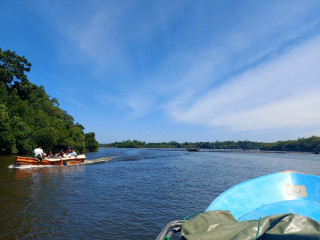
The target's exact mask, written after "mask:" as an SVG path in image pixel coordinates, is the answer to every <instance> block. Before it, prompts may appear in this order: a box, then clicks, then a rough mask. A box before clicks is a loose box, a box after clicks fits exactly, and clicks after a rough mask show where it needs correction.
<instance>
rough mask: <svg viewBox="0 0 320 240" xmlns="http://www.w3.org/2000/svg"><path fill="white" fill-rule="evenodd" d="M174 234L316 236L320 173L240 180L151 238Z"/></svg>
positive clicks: (186, 236) (319, 231) (198, 236)
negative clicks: (200, 210) (202, 208)
mask: <svg viewBox="0 0 320 240" xmlns="http://www.w3.org/2000/svg"><path fill="white" fill-rule="evenodd" d="M177 232H181V239H201V240H204V239H260V238H261V239H264V238H263V237H267V238H266V239H279V238H282V237H284V238H285V239H289V238H290V239H320V177H319V176H315V175H309V174H305V173H300V172H295V171H291V170H288V171H284V172H279V173H274V174H270V175H266V176H262V177H259V178H255V179H251V180H248V181H246V182H243V183H240V184H238V185H236V186H234V187H232V188H230V189H229V190H227V191H225V192H224V193H222V194H221V195H220V196H218V197H217V198H216V199H215V200H214V201H213V202H212V203H211V204H210V205H209V207H208V208H207V209H206V210H205V212H204V213H201V214H199V215H198V216H197V217H195V218H193V219H191V220H189V221H182V220H176V221H172V222H170V223H168V224H167V225H166V227H165V228H164V229H163V230H162V232H161V233H160V234H159V235H158V237H157V238H156V240H160V239H166V237H169V238H170V237H171V236H172V235H173V234H175V233H177ZM266 235H267V236H266Z"/></svg>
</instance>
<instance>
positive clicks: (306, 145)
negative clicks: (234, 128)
mask: <svg viewBox="0 0 320 240" xmlns="http://www.w3.org/2000/svg"><path fill="white" fill-rule="evenodd" d="M100 147H116V148H205V149H244V150H261V151H286V152H291V151H292V152H315V153H319V152H320V137H316V136H312V137H310V138H299V139H298V140H288V141H278V142H273V143H263V142H252V141H221V142H220V141H215V142H195V143H192V142H184V143H178V142H176V141H170V142H161V143H146V142H144V141H138V140H126V141H122V142H113V143H108V144H100Z"/></svg>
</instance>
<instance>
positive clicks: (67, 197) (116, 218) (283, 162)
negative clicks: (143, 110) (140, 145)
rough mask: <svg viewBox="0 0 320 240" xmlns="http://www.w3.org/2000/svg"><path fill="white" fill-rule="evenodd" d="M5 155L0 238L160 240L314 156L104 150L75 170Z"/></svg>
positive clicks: (0, 170)
mask: <svg viewBox="0 0 320 240" xmlns="http://www.w3.org/2000/svg"><path fill="white" fill-rule="evenodd" d="M13 161H14V157H9V156H1V157H0V239H29V238H38V239H132V240H141V239H155V237H156V236H157V234H158V233H159V232H160V231H161V229H162V228H163V226H164V225H165V224H166V223H167V222H169V221H171V220H176V219H182V218H184V217H185V216H187V215H189V214H191V213H194V212H199V211H204V210H205V209H206V208H207V206H208V205H209V204H210V203H211V201H212V200H213V199H214V198H216V197H217V196H218V195H219V194H220V193H222V192H223V191H225V190H226V189H228V188H230V187H231V186H233V185H235V184H237V183H240V182H243V181H245V180H248V179H251V178H254V177H258V176H261V175H265V174H269V173H273V172H278V171H283V170H287V169H293V170H296V171H301V172H306V173H310V174H315V175H320V168H319V167H320V156H319V155H312V154H305V155H304V154H258V153H213V152H187V151H160V150H143V149H100V150H99V152H96V153H89V154H87V161H86V162H85V164H81V165H77V166H51V167H31V168H30V167H22V168H21V167H19V168H12V166H11V165H12V163H13Z"/></svg>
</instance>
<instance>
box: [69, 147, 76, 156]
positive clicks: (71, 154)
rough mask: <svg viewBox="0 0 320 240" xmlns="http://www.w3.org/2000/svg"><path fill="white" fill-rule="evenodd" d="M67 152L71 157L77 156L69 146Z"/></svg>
mask: <svg viewBox="0 0 320 240" xmlns="http://www.w3.org/2000/svg"><path fill="white" fill-rule="evenodd" d="M69 154H70V156H71V157H77V156H78V155H77V153H76V152H75V151H73V149H72V148H70V151H69Z"/></svg>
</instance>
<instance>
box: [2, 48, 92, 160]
mask: <svg viewBox="0 0 320 240" xmlns="http://www.w3.org/2000/svg"><path fill="white" fill-rule="evenodd" d="M30 67H31V64H30V63H29V62H28V61H27V60H26V59H25V58H24V57H20V56H18V55H17V54H16V53H15V52H11V51H8V50H7V51H2V50H1V49H0V154H15V153H19V154H31V153H32V152H33V149H34V148H36V147H37V145H38V144H40V145H41V146H42V147H43V149H44V150H45V151H49V150H53V151H58V150H59V149H60V148H65V147H67V146H70V147H73V148H74V149H75V150H76V151H77V152H84V151H85V149H89V150H92V149H93V150H96V145H97V143H96V140H95V139H94V137H95V135H94V133H87V134H89V135H88V139H87V138H86V136H85V134H84V132H83V130H84V127H83V126H82V125H81V124H79V123H74V119H73V117H72V116H70V115H69V114H67V112H65V111H63V110H62V109H60V108H59V107H58V106H59V103H58V101H57V99H55V98H51V97H50V96H48V95H47V93H46V92H45V90H44V87H43V86H40V87H39V86H37V85H35V84H33V83H31V82H29V80H28V79H27V76H26V75H25V71H26V72H29V71H30ZM86 143H87V144H88V145H86ZM91 144H93V146H91Z"/></svg>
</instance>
